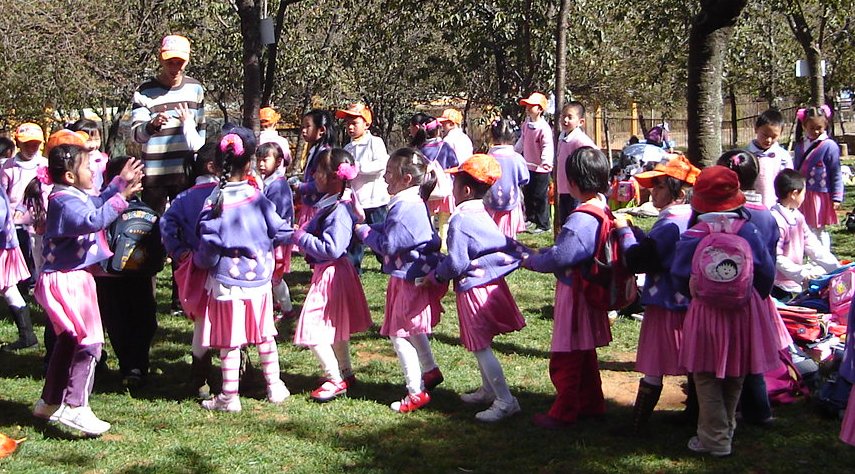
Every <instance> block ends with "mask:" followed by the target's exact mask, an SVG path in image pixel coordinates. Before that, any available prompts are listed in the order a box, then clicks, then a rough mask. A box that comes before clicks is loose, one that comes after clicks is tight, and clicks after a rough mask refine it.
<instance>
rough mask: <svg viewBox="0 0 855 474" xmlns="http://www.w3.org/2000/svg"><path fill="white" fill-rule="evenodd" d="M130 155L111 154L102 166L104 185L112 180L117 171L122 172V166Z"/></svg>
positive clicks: (117, 173)
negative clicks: (103, 166)
mask: <svg viewBox="0 0 855 474" xmlns="http://www.w3.org/2000/svg"><path fill="white" fill-rule="evenodd" d="M130 159H131V157H130V156H125V155H121V156H113V157H111V158H110V161H108V162H107V166H106V167H105V168H104V185H105V186H107V185H108V184H109V183H110V181H112V180H113V178H115V177H116V176H118V175H119V173H121V172H122V168H124V167H125V164H127V162H128V160H130Z"/></svg>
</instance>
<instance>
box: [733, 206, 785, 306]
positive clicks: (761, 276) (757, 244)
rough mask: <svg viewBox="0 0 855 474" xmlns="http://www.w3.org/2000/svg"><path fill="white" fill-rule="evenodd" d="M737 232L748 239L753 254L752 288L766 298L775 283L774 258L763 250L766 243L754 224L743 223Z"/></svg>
mask: <svg viewBox="0 0 855 474" xmlns="http://www.w3.org/2000/svg"><path fill="white" fill-rule="evenodd" d="M776 229H777V227H776ZM738 234H739V236H741V237H742V238H744V239H745V240H747V241H748V245H750V246H751V251H752V253H753V254H754V289H755V290H757V292H758V293H759V294H760V297H761V298H767V297H768V296H769V293H771V291H772V286H773V285H774V284H775V259H774V258H773V257H772V255H770V254H769V253H768V252H765V251H764V250H765V249H766V248H767V246H766V243H765V242H764V239H763V238H762V236H761V235H760V231H759V230H758V229H757V227H755V226H754V224H752V223H750V222H747V223H745V224H744V225H743V226H742V228H741V229H739V232H738Z"/></svg>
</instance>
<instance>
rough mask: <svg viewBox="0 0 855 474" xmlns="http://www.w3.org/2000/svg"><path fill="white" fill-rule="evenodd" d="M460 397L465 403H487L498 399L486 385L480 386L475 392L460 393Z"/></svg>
mask: <svg viewBox="0 0 855 474" xmlns="http://www.w3.org/2000/svg"><path fill="white" fill-rule="evenodd" d="M460 399H461V400H463V403H469V404H472V405H485V404H487V403H493V400H495V399H496V394H495V393H493V392H488V391H487V389H485V388H484V387H479V388H478V390H475V391H474V392H470V393H464V394H462V395H460Z"/></svg>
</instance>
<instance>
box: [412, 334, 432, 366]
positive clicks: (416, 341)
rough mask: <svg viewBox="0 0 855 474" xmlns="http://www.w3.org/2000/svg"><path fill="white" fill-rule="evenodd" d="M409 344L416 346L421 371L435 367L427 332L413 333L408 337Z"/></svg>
mask: <svg viewBox="0 0 855 474" xmlns="http://www.w3.org/2000/svg"><path fill="white" fill-rule="evenodd" d="M409 339H410V344H412V345H413V347H415V348H416V352H418V353H419V364H421V366H422V367H421V368H422V372H423V373H424V372H428V371H430V370H433V369H435V368H436V367H437V365H436V360H434V358H433V351H432V350H431V348H430V339H428V336H427V334H415V335H412V336H410V337H409Z"/></svg>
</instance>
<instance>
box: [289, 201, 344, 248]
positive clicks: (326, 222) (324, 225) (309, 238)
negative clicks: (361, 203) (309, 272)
mask: <svg viewBox="0 0 855 474" xmlns="http://www.w3.org/2000/svg"><path fill="white" fill-rule="evenodd" d="M337 198H338V196H335V195H329V194H328V195H326V196H324V197H323V199H321V200H320V201H318V203H317V204H316V205H315V207H317V208H318V211H317V213H315V216H314V217H313V218H312V220H311V221H309V222H308V223H306V225H305V227H304V228H303V229H297V230H295V231H294V237H293V242H294V243H295V244H297V245H298V246H299V247H300V248H301V249H302V250H303V252H304V253H305V255H306V262H307V263H324V262H329V261H332V260H336V259H338V258H340V257H341V256H342V255H344V254H345V252H347V247H348V245H350V239H351V237H353V226H354V224H355V223H356V216H355V214H354V212H353V210H352V208H351V203H350V202H349V201H339V200H338V199H337Z"/></svg>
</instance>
